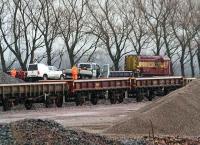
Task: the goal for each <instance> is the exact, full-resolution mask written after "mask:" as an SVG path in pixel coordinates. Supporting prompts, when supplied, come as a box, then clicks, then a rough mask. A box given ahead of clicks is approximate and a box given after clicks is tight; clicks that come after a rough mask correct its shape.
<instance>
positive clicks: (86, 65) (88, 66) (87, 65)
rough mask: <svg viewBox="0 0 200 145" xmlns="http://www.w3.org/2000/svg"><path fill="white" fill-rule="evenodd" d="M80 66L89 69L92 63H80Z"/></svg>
mask: <svg viewBox="0 0 200 145" xmlns="http://www.w3.org/2000/svg"><path fill="white" fill-rule="evenodd" d="M79 68H81V69H88V68H91V65H90V64H79Z"/></svg>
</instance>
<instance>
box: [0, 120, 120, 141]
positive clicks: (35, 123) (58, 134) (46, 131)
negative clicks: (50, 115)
mask: <svg viewBox="0 0 200 145" xmlns="http://www.w3.org/2000/svg"><path fill="white" fill-rule="evenodd" d="M0 144H1V145H9V144H12V145H22V144H27V145H32V144H34V145H46V144H49V145H121V144H120V142H117V141H112V140H108V139H106V138H105V137H102V136H98V135H95V134H90V133H86V132H82V131H75V130H71V129H65V128H64V127H63V126H62V125H60V124H58V123H56V122H55V121H51V120H41V119H26V120H20V121H16V122H12V123H10V124H3V125H0Z"/></svg>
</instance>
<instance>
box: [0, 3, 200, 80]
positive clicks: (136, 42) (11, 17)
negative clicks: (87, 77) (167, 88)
mask: <svg viewBox="0 0 200 145" xmlns="http://www.w3.org/2000/svg"><path fill="white" fill-rule="evenodd" d="M58 41H59V42H62V43H63V45H62V46H59V45H60V43H58ZM98 50H103V51H105V52H106V56H105V57H107V58H109V59H110V60H111V61H112V63H113V66H114V68H115V70H119V69H120V61H121V60H122V59H123V57H124V56H125V55H127V54H130V53H131V54H137V55H147V54H149V55H166V56H168V57H169V58H170V59H171V61H172V62H173V64H175V63H176V64H178V66H180V71H181V74H182V75H183V76H184V75H185V69H186V66H189V67H190V69H189V70H190V72H191V75H192V76H195V74H196V72H197V71H199V72H200V3H199V2H198V1H196V0H103V1H102V0H35V1H33V0H0V60H1V66H2V69H3V71H7V70H9V69H10V68H11V67H12V66H13V64H18V65H19V66H20V67H21V68H22V69H23V70H26V69H27V64H29V63H34V62H41V61H46V63H47V64H48V65H53V64H54V63H57V64H58V67H61V65H62V63H63V58H64V56H65V57H66V56H67V58H68V59H69V64H70V65H71V66H73V65H74V64H76V63H78V62H79V61H81V60H82V59H83V58H84V59H85V60H86V61H91V60H92V58H94V56H95V55H98V54H97V52H98ZM99 55H101V54H99ZM197 66H198V67H197ZM196 68H198V69H196ZM187 69H188V68H187Z"/></svg>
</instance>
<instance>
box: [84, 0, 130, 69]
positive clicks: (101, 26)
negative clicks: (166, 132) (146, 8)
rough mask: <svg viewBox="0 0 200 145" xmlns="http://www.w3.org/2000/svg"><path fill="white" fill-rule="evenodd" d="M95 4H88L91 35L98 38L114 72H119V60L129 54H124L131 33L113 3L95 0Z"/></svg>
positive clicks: (108, 0)
mask: <svg viewBox="0 0 200 145" xmlns="http://www.w3.org/2000/svg"><path fill="white" fill-rule="evenodd" d="M93 2H94V1H93ZM95 2H96V3H95V4H97V5H96V6H95V5H94V3H92V2H91V1H90V3H89V4H88V9H89V11H90V14H91V16H92V20H91V33H92V34H93V35H95V36H97V37H99V38H100V40H101V42H102V43H103V46H104V47H105V48H106V50H107V52H108V55H109V57H110V58H111V60H112V62H113V64H114V68H115V70H119V62H120V60H121V58H122V57H123V56H124V55H125V54H127V53H129V52H126V47H127V45H126V44H127V41H128V38H129V34H130V32H131V30H130V27H129V23H128V22H127V20H126V19H125V17H124V15H123V14H121V13H120V11H119V10H118V9H117V7H116V4H115V3H114V2H113V1H111V0H106V1H105V2H102V1H101V2H100V1H99V0H96V1H95ZM95 8H96V9H95Z"/></svg>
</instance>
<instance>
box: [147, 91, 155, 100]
mask: <svg viewBox="0 0 200 145" xmlns="http://www.w3.org/2000/svg"><path fill="white" fill-rule="evenodd" d="M154 97H155V94H154V92H153V91H150V92H149V94H148V100H149V101H152V99H153V98H154Z"/></svg>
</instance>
